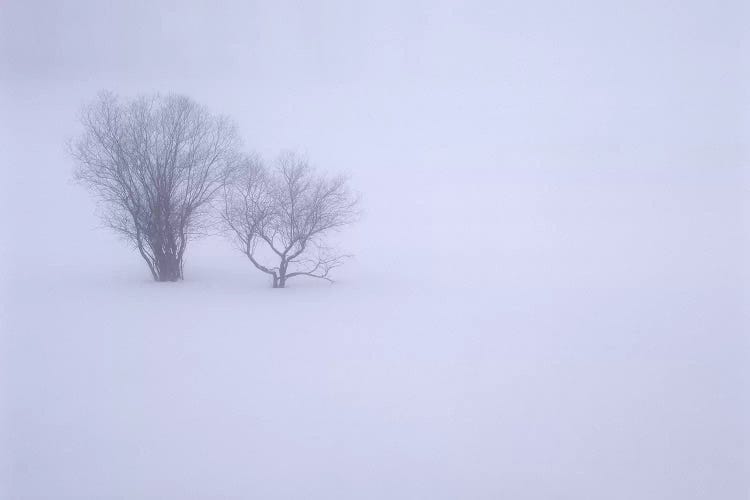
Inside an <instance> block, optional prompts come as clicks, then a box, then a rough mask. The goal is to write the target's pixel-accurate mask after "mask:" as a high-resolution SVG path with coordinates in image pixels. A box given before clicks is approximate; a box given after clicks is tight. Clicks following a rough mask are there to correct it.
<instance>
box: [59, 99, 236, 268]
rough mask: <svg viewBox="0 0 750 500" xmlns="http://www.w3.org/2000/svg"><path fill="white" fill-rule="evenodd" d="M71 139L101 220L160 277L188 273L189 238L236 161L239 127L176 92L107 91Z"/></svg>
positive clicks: (80, 177)
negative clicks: (123, 96) (134, 94)
mask: <svg viewBox="0 0 750 500" xmlns="http://www.w3.org/2000/svg"><path fill="white" fill-rule="evenodd" d="M81 123H82V125H83V133H82V135H81V136H80V137H79V138H78V140H76V141H75V142H73V143H72V144H71V147H70V150H71V154H72V156H73V157H74V159H75V160H76V161H77V169H76V172H75V178H76V179H77V180H78V181H80V182H81V183H83V184H84V185H86V186H87V187H88V188H90V190H91V191H93V193H94V194H95V195H96V196H97V198H98V199H99V201H100V208H101V215H102V219H103V221H104V223H105V224H106V225H107V226H108V227H110V228H112V229H113V230H115V231H116V232H118V233H119V234H120V235H122V236H123V237H124V238H125V239H126V240H127V241H129V242H130V243H132V244H133V246H134V247H135V248H137V249H138V251H139V252H140V254H141V256H142V257H143V259H144V260H145V261H146V263H147V264H148V268H149V270H150V271H151V275H152V276H153V278H154V280H156V281H176V280H178V279H182V277H183V258H184V254H185V249H186V247H187V243H188V240H189V238H190V237H191V236H193V235H195V234H198V233H200V230H201V224H202V221H203V220H204V215H205V210H206V209H207V208H208V203H209V202H210V200H211V199H212V197H213V196H214V195H215V193H216V192H217V191H218V190H219V189H220V188H221V186H222V185H223V184H224V178H225V176H226V174H227V172H229V170H230V169H231V167H233V166H234V165H235V164H236V160H237V159H238V158H239V156H238V154H237V151H238V146H239V141H238V136H237V133H236V130H235V127H234V125H233V124H232V123H231V122H230V121H229V120H228V119H227V118H224V117H217V116H214V115H212V114H210V113H209V112H208V111H206V109H205V108H203V107H201V106H199V105H198V104H196V103H195V102H194V101H193V100H191V99H189V98H187V97H184V96H179V95H167V96H159V95H157V96H152V97H139V98H136V99H134V100H131V101H128V102H121V101H120V100H118V98H117V97H116V96H115V95H113V94H111V93H106V92H105V93H102V94H100V96H99V98H98V99H97V100H96V101H95V102H93V103H92V104H91V105H89V106H87V107H86V108H84V110H83V112H82V114H81Z"/></svg>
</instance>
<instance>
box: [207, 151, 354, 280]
mask: <svg viewBox="0 0 750 500" xmlns="http://www.w3.org/2000/svg"><path fill="white" fill-rule="evenodd" d="M235 174H236V175H235V176H234V177H233V178H232V179H229V180H228V182H226V183H225V185H224V189H223V194H224V196H223V200H222V202H223V203H222V206H221V209H220V213H221V218H222V220H223V223H224V226H225V228H226V229H227V231H228V234H229V236H230V238H231V239H232V240H233V241H234V243H235V244H236V246H237V247H238V248H239V249H240V250H241V251H242V252H243V253H244V254H245V255H247V257H248V258H249V259H250V261H251V262H252V263H253V265H254V266H255V267H256V268H258V269H259V270H260V271H262V272H264V273H266V274H268V275H270V276H271V278H272V285H273V287H274V288H284V287H285V286H286V283H287V281H288V280H289V279H290V278H294V277H296V276H311V277H314V278H321V279H325V280H328V281H332V280H331V278H330V276H329V273H330V272H331V270H332V269H334V268H336V267H338V266H340V265H341V264H342V263H343V261H344V260H345V259H346V257H348V256H347V255H344V254H341V253H338V252H335V251H333V250H332V249H331V248H328V247H327V246H326V245H325V238H326V235H327V234H328V233H329V232H330V231H332V230H335V229H338V228H340V227H341V226H344V225H346V224H349V223H351V222H354V221H355V220H356V218H357V215H358V212H357V205H358V199H357V197H356V196H354V195H353V194H352V193H351V191H350V190H349V189H348V186H347V183H346V178H345V177H342V176H338V177H326V176H324V175H321V174H318V173H317V172H316V171H315V170H313V168H312V167H311V166H310V165H309V164H308V163H307V161H305V160H304V159H301V158H299V157H298V156H296V155H295V154H294V153H290V152H287V153H283V154H281V155H280V156H279V158H278V159H277V161H276V165H275V168H273V169H271V170H269V169H267V168H266V167H265V166H264V165H263V163H262V162H261V161H260V160H259V159H258V158H247V159H245V161H244V162H243V164H242V166H241V167H240V168H239V169H237V171H236V172H235ZM259 247H265V248H266V250H267V251H266V254H267V255H270V256H271V258H272V259H273V260H274V261H275V264H274V265H271V264H263V263H262V262H261V260H263V259H262V258H261V257H260V255H259V252H258V250H259Z"/></svg>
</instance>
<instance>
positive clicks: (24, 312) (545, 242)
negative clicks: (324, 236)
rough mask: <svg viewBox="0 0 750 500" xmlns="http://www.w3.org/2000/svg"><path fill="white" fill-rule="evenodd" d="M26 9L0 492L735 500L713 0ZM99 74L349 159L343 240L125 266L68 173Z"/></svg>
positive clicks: (732, 42) (7, 202) (747, 445)
mask: <svg viewBox="0 0 750 500" xmlns="http://www.w3.org/2000/svg"><path fill="white" fill-rule="evenodd" d="M42 3H43V2H42ZM35 4H36V2H28V1H15V0H14V1H4V2H0V42H1V43H0V48H2V51H1V52H0V55H2V57H1V58H0V195H1V196H0V500H6V499H8V500H32V499H33V500H63V499H70V500H104V499H127V500H136V499H138V500H140V499H146V500H151V499H153V500H185V499H196V500H197V499H209V498H210V499H237V500H241V499H242V500H244V499H259V500H277V499H278V500H281V499H290V500H302V499H310V500H313V499H319V500H339V499H342V500H343V499H363V500H367V499H371V500H414V499H429V500H441V499H445V500H457V499H460V500H483V499H486V500H497V499H529V500H548V499H569V500H584V499H607V500H609V499H612V500H633V499H636V500H698V499H701V500H746V499H747V498H748V495H750V479H748V478H750V438H749V434H748V430H749V429H748V425H749V424H748V423H749V422H750V408H749V407H748V397H749V396H748V388H750V377H749V374H748V370H749V368H750V351H749V345H748V331H750V328H749V327H748V299H749V296H748V293H747V292H748V284H749V283H750V274H748V255H750V250H749V248H750V247H749V246H748V234H749V229H748V228H749V227H750V226H749V225H748V220H750V218H748V215H749V214H750V184H749V181H750V177H749V176H748V175H747V174H748V165H750V163H747V151H748V137H750V135H748V127H747V124H748V122H747V116H748V113H747V102H746V98H747V89H748V88H750V86H748V85H745V84H742V82H745V83H746V82H747V81H748V79H747V76H748V72H747V71H746V69H747V68H746V67H745V66H742V63H741V61H747V60H748V59H747V58H746V57H744V56H743V54H745V52H743V50H744V49H743V48H742V47H747V45H746V44H745V45H742V43H740V42H741V41H742V36H744V35H742V34H743V33H746V32H747V30H746V25H747V23H746V22H745V19H746V18H744V17H743V16H742V15H741V14H743V9H741V8H739V4H740V2H737V4H738V5H737V6H736V7H735V6H734V5H733V2H725V3H722V6H721V7H719V6H716V5H714V4H713V3H710V2H709V3H706V2H682V3H680V6H679V9H678V8H677V7H675V5H674V3H673V2H653V1H634V2H624V3H623V2H621V3H617V4H616V5H615V3H607V2H579V4H577V5H576V7H575V8H571V7H569V6H563V4H562V3H559V2H549V1H544V0H539V1H534V2H504V3H503V2H427V3H424V4H423V5H421V6H420V5H418V4H417V3H413V4H412V3H408V2H407V3H404V2H401V1H398V2H396V1H393V2H388V1H384V2H339V3H337V2H321V3H319V4H317V5H313V4H312V3H310V2H304V3H302V4H297V3H287V2H282V1H279V2H272V3H268V4H267V5H262V3H261V2H257V3H251V2H237V3H235V4H231V3H229V2H226V3H225V2H210V3H203V2H197V1H193V2H188V1H187V0H186V1H184V2H179V6H180V7H178V6H177V5H178V3H175V4H169V3H168V2H148V3H143V4H142V3H139V2H106V3H102V2H93V1H92V2H85V1H82V0H81V1H77V2H47V3H46V5H44V6H43V8H42V7H40V6H38V5H36V7H35ZM407 4H409V5H407ZM428 4H429V5H428ZM634 34H637V36H636V35H634ZM102 88H108V89H111V90H113V91H115V92H118V93H121V94H125V95H133V94H136V93H138V92H151V91H177V92H182V93H185V94H187V95H190V96H191V97H193V98H195V99H196V100H197V101H198V102H200V103H204V104H206V105H207V106H208V107H209V108H210V109H211V110H213V111H216V112H220V113H227V114H230V115H231V116H233V117H234V118H235V119H236V120H237V122H238V125H239V127H240V130H241V131H242V134H243V137H245V139H246V142H247V147H248V149H253V150H259V151H260V152H261V153H263V154H265V155H272V154H275V153H276V152H278V150H279V149H281V148H285V147H292V148H297V149H298V150H300V151H301V152H303V153H307V154H308V155H309V157H310V160H311V161H312V163H314V164H315V165H317V166H318V167H320V168H321V169H323V170H326V171H331V172H338V171H347V172H348V173H349V174H350V175H351V182H352V185H353V186H354V187H355V188H356V189H357V190H358V191H360V192H361V193H362V195H363V206H364V209H365V213H364V216H363V219H362V221H361V222H360V223H359V224H357V225H356V226H353V227H351V228H349V229H347V230H346V231H344V232H343V233H341V234H340V235H339V237H338V238H339V243H340V244H341V246H342V248H344V249H345V250H347V251H349V252H351V253H353V254H355V255H356V258H355V259H353V260H352V261H351V262H349V263H348V264H347V265H346V266H344V267H342V268H341V269H340V270H339V271H340V272H339V273H338V278H339V280H338V282H337V283H336V284H334V285H330V286H329V285H328V284H326V283H324V282H315V281H299V282H296V281H292V282H291V286H290V288H288V289H284V290H272V289H271V288H270V286H269V283H268V280H267V279H266V276H264V275H261V274H260V273H258V272H257V271H255V270H254V269H253V268H252V266H251V265H250V263H249V262H247V260H246V259H245V258H244V257H243V256H242V255H240V254H238V253H236V252H235V251H233V250H232V249H231V247H230V246H229V244H228V243H226V242H225V241H223V240H222V239H221V238H220V237H216V236H214V237H209V238H205V239H203V240H201V241H197V242H195V243H194V244H192V246H191V247H190V248H189V249H188V254H187V261H186V268H185V273H186V280H185V281H184V282H180V283H168V284H158V283H153V282H150V281H149V276H148V272H147V269H146V266H145V264H144V263H142V262H141V260H140V258H139V257H138V255H137V253H136V252H133V251H131V250H129V249H128V248H126V247H125V246H124V245H123V244H122V242H120V241H118V240H117V239H116V238H115V237H114V236H113V235H111V234H110V233H108V232H107V231H105V230H102V229H99V228H97V225H98V222H97V219H96V217H95V215H94V212H95V207H94V204H93V203H92V201H91V199H90V198H89V196H88V195H87V193H86V192H85V191H84V190H83V189H82V188H80V187H78V186H75V185H73V184H72V182H71V172H72V167H73V165H72V161H71V160H70V158H69V157H68V156H67V155H66V153H65V148H64V142H65V139H66V138H70V137H72V136H74V135H75V134H76V131H77V130H78V128H77V122H76V112H77V110H78V109H79V106H80V105H81V104H82V103H83V102H84V101H86V100H89V99H91V98H92V97H93V96H94V95H95V92H96V91H98V90H100V89H102Z"/></svg>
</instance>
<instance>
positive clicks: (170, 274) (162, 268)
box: [154, 254, 182, 281]
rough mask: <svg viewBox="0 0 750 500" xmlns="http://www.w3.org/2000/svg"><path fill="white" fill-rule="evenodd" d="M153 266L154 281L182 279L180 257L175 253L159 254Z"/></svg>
mask: <svg viewBox="0 0 750 500" xmlns="http://www.w3.org/2000/svg"><path fill="white" fill-rule="evenodd" d="M154 267H155V268H156V275H157V278H156V281H178V280H180V279H182V259H181V258H179V257H178V256H176V255H171V254H165V255H163V256H160V257H159V258H158V259H157V260H156V262H155V265H154Z"/></svg>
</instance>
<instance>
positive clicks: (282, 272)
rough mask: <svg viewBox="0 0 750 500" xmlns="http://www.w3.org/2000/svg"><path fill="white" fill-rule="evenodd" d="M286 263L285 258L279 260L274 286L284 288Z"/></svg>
mask: <svg viewBox="0 0 750 500" xmlns="http://www.w3.org/2000/svg"><path fill="white" fill-rule="evenodd" d="M288 264H289V263H288V262H287V261H285V260H282V261H281V264H280V265H279V275H278V278H274V283H275V284H274V288H286V268H287V265H288Z"/></svg>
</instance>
